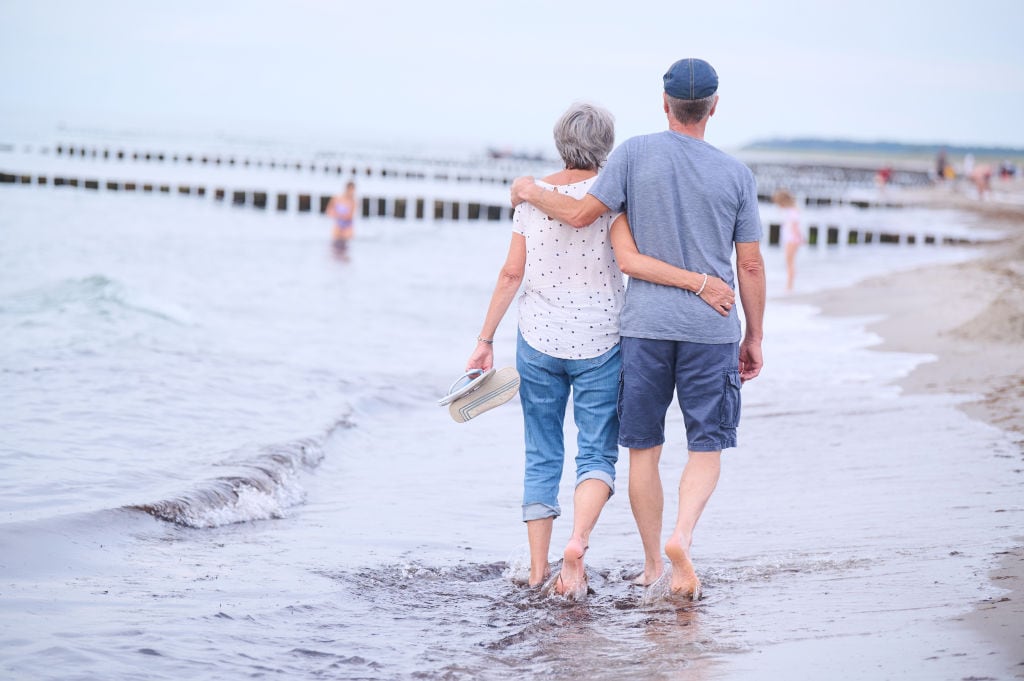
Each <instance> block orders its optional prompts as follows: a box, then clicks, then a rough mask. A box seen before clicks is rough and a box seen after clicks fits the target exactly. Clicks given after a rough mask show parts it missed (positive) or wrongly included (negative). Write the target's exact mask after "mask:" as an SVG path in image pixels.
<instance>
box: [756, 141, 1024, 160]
mask: <svg viewBox="0 0 1024 681" xmlns="http://www.w3.org/2000/svg"><path fill="white" fill-rule="evenodd" d="M743 149H744V150H787V151H832V152H859V153H877V154H937V153H938V152H939V151H940V150H945V151H946V153H947V154H956V155H959V154H974V155H975V156H1000V157H1006V156H1024V149H1019V148H1014V147H984V146H960V145H955V144H938V143H935V144H908V143H904V142H857V141H854V140H842V139H819V138H813V137H801V138H794V139H783V138H773V139H766V140H757V141H755V142H751V143H750V144H748V145H746V146H745V147H743Z"/></svg>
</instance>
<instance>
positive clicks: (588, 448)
mask: <svg viewBox="0 0 1024 681" xmlns="http://www.w3.org/2000/svg"><path fill="white" fill-rule="evenodd" d="M664 83H665V92H664V110H665V113H666V115H667V117H668V130H667V131H664V132H659V133H655V134H651V135H642V136H639V137H634V138H631V139H629V140H626V142H624V143H623V144H621V145H620V146H619V147H618V148H616V149H615V151H614V152H613V153H611V154H610V156H609V152H611V150H612V146H613V142H614V138H615V134H614V125H613V121H612V117H611V115H610V114H609V113H608V112H607V111H605V110H603V109H601V108H599V107H595V106H591V105H587V104H577V105H573V106H572V107H571V108H570V109H569V110H568V111H567V112H566V113H565V114H564V115H563V116H562V117H561V118H560V119H559V121H558V122H557V123H556V124H555V130H554V135H555V145H556V147H557V148H558V152H559V154H560V155H561V157H562V160H563V161H564V163H565V169H564V170H561V171H559V172H557V173H555V174H553V175H550V176H548V177H546V178H544V179H543V180H542V181H534V179H533V178H530V177H524V178H519V179H517V180H516V182H515V183H514V184H513V186H512V200H513V202H514V203H516V204H517V207H516V211H515V215H514V218H513V234H512V243H511V246H510V247H509V252H508V257H507V259H506V261H505V264H504V265H503V267H502V269H501V272H500V274H499V276H498V282H497V285H496V287H495V290H494V295H493V296H492V298H491V302H490V306H489V308H488V310H487V315H486V318H485V320H484V324H483V327H482V329H481V332H480V336H479V338H478V342H477V347H476V349H475V350H474V352H473V354H472V355H471V356H470V358H469V361H468V362H467V367H466V368H467V369H473V368H479V369H484V370H486V369H490V368H491V367H492V365H493V363H494V352H493V341H494V332H495V330H496V329H497V327H498V324H499V322H500V321H501V318H502V317H503V316H504V314H505V312H506V310H507V309H508V306H509V305H510V304H511V302H512V299H513V298H514V297H515V295H516V292H517V291H518V290H519V289H520V288H522V294H521V295H520V297H519V334H518V340H517V343H518V345H517V348H516V368H517V369H518V371H519V374H520V378H521V383H520V398H521V401H522V406H523V417H524V421H525V433H526V475H525V481H524V494H523V520H524V521H525V523H526V527H527V535H528V538H529V546H530V576H529V583H530V585H531V586H538V585H541V584H544V583H545V582H548V584H549V585H550V588H551V589H552V590H553V591H554V592H556V593H559V594H562V595H565V596H567V597H569V598H579V597H580V596H582V595H584V594H586V592H587V578H586V571H585V569H584V554H585V553H586V551H587V547H588V545H589V542H590V534H591V531H592V530H593V529H594V526H595V525H596V523H597V519H598V516H599V515H600V513H601V510H602V508H603V507H604V504H605V502H606V501H608V499H609V497H610V496H611V495H612V493H613V492H614V488H615V464H616V461H617V460H618V446H619V445H621V446H623V447H627V448H628V449H629V501H630V506H631V508H632V511H633V517H634V518H635V520H636V524H637V528H638V530H639V533H640V539H641V542H642V544H643V551H644V568H643V573H642V574H640V575H639V576H638V577H637V579H636V583H637V584H640V585H644V586H647V585H650V584H652V583H653V582H655V580H658V579H659V578H660V577H661V576H662V574H663V571H664V569H665V568H664V563H663V560H662V554H661V549H662V545H661V531H662V511H663V506H664V496H663V491H662V484H661V477H660V474H659V471H658V462H659V459H660V457H661V449H662V445H663V443H664V442H665V415H666V413H667V411H668V407H669V405H670V403H671V402H672V398H673V393H676V394H677V395H678V397H679V405H680V408H681V410H682V412H683V418H684V422H685V426H686V439H687V445H688V450H689V459H688V461H687V464H686V466H685V468H684V470H683V474H682V478H681V480H680V482H679V510H678V514H677V516H676V523H675V528H674V529H673V531H672V534H671V535H670V536H669V537H668V539H667V540H666V541H665V543H664V552H665V555H667V556H668V558H669V561H670V563H671V567H672V569H671V572H670V593H672V594H673V595H677V596H681V597H684V598H690V599H693V600H697V599H698V598H699V597H700V580H699V579H698V578H697V574H696V572H695V570H694V567H693V563H692V562H691V560H690V544H691V540H692V537H693V531H694V527H695V526H696V524H697V520H698V519H699V518H700V515H701V512H702V511H703V510H704V506H705V504H706V503H707V501H708V499H709V498H710V496H711V494H712V492H713V491H714V489H715V486H716V484H717V482H718V476H719V470H720V465H721V453H722V450H723V449H725V448H727V447H735V446H736V427H737V424H738V422H739V416H740V386H741V385H742V383H743V382H744V381H747V380H750V379H752V378H754V377H755V376H757V375H758V373H759V372H760V371H761V365H762V358H761V337H762V321H763V317H764V303H765V277H764V262H763V260H762V257H761V252H760V239H761V222H760V216H759V213H758V207H757V190H756V187H755V183H754V178H753V175H752V174H751V172H750V170H749V169H748V168H747V167H746V166H745V165H743V164H742V163H740V162H739V161H737V160H735V159H733V158H732V157H730V156H728V155H727V154H725V153H723V152H721V151H719V150H718V149H716V148H715V147H713V146H711V145H710V144H708V143H706V142H705V141H704V129H705V126H706V125H707V122H708V119H709V118H710V117H711V116H712V115H714V113H715V107H716V105H717V103H718V95H717V94H716V92H717V89H718V75H717V74H716V73H715V70H714V69H713V68H712V67H711V66H710V65H709V64H708V63H707V62H705V61H703V60H700V59H682V60H680V61H678V62H676V63H675V64H673V65H672V66H671V67H670V68H669V70H668V72H667V73H666V74H665V76H664ZM606 160H607V163H606V162H605V161H606ZM602 167H603V169H602ZM598 169H602V170H601V173H600V175H598ZM734 248H735V251H736V267H737V271H736V275H735V277H734V274H733V267H732V253H733V249H734ZM622 273H625V274H626V275H628V276H629V285H628V288H625V289H624V287H623V277H622ZM737 283H738V288H739V293H740V299H741V301H742V309H743V313H744V317H745V321H746V332H745V334H742V337H741V328H740V320H739V318H738V315H737V311H736V310H735V309H734V302H735V293H734V289H735V288H736V284H737ZM570 391H571V392H572V396H573V409H574V416H575V421H576V426H577V429H578V430H579V436H578V455H577V457H576V489H575V494H574V497H573V504H574V518H573V530H572V536H571V537H570V539H569V542H568V544H567V545H566V547H565V552H564V557H563V561H562V566H561V570H560V571H559V573H558V574H557V575H556V576H555V578H554V579H553V580H551V579H550V576H549V567H548V550H549V546H550V542H551V530H552V524H553V520H554V519H555V518H556V517H558V516H559V515H560V513H561V511H560V508H559V505H558V488H559V481H560V478H561V475H562V463H563V459H564V445H563V437H562V433H563V422H564V418H565V409H566V404H567V401H568V397H569V394H570Z"/></svg>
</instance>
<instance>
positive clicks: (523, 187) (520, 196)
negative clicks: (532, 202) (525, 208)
mask: <svg viewBox="0 0 1024 681" xmlns="http://www.w3.org/2000/svg"><path fill="white" fill-rule="evenodd" d="M531 188H533V189H536V188H537V184H536V183H535V182H534V181H533V176H532V175H523V176H522V177H517V178H516V179H515V181H514V182H513V183H512V207H513V208H515V207H516V206H518V205H519V204H520V203H522V202H523V201H528V200H529V199H528V197H527V193H528V192H529V191H530V189H531Z"/></svg>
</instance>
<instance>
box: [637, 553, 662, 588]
mask: <svg viewBox="0 0 1024 681" xmlns="http://www.w3.org/2000/svg"><path fill="white" fill-rule="evenodd" d="M664 570H665V566H664V564H663V563H662V562H661V561H660V560H659V561H658V562H656V563H654V564H652V565H644V571H643V572H641V573H640V574H638V575H637V576H636V577H634V578H633V586H642V587H648V586H650V585H651V584H654V583H655V582H656V581H658V578H659V577H661V575H662V573H663V572H664Z"/></svg>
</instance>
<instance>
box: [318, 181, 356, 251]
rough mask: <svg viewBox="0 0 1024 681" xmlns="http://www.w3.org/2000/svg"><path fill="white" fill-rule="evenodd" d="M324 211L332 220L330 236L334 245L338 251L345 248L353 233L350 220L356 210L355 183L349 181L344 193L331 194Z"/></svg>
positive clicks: (351, 220)
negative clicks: (332, 225) (332, 227)
mask: <svg viewBox="0 0 1024 681" xmlns="http://www.w3.org/2000/svg"><path fill="white" fill-rule="evenodd" d="M324 212H325V213H326V214H327V217H329V218H331V220H332V221H333V222H334V230H333V234H332V238H331V241H332V243H333V244H334V247H335V248H336V249H338V250H340V251H343V250H345V249H346V248H347V247H348V242H349V241H351V240H352V237H353V236H354V235H355V229H354V228H353V226H352V222H353V219H354V218H355V212H356V183H355V182H349V183H348V184H346V185H345V192H344V193H342V194H338V195H337V196H332V197H331V200H330V201H329V202H328V203H327V208H326V210H324Z"/></svg>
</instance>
